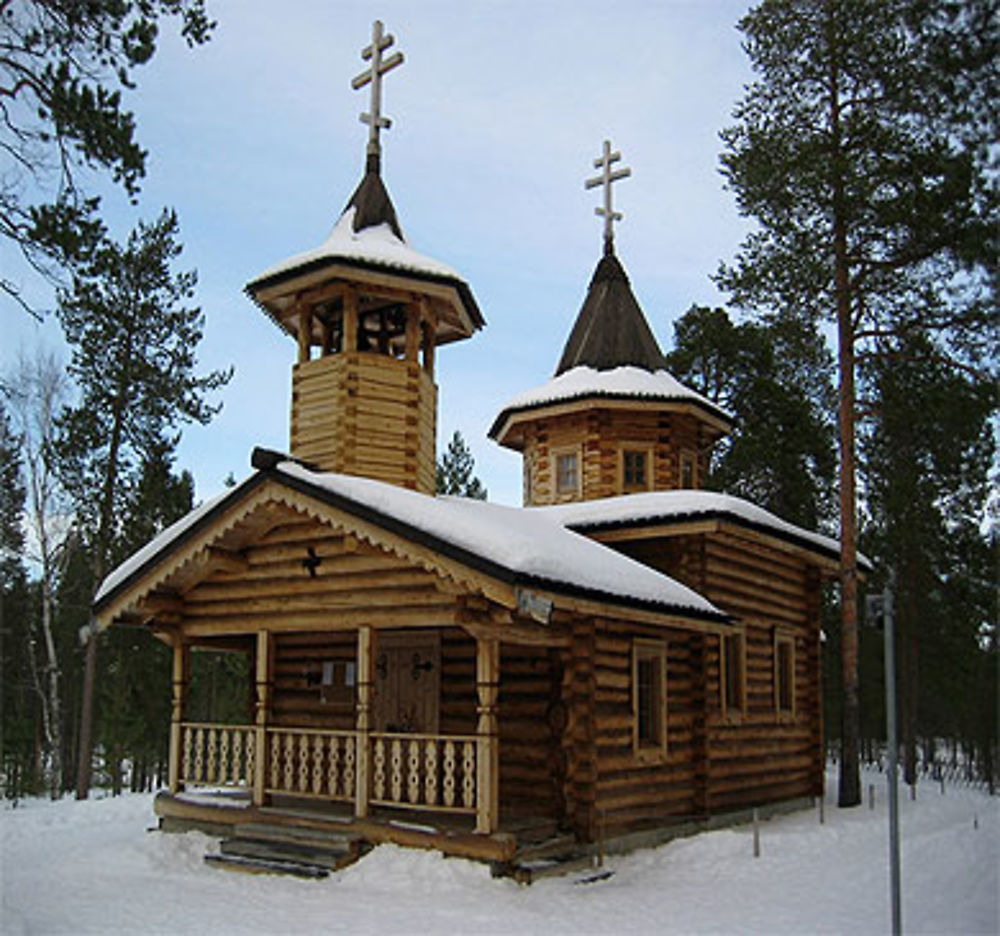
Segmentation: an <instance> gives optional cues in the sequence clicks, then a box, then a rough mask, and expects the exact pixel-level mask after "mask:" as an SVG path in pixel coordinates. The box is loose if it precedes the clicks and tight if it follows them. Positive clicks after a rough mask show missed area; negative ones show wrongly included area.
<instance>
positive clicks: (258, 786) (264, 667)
mask: <svg viewBox="0 0 1000 936" xmlns="http://www.w3.org/2000/svg"><path fill="white" fill-rule="evenodd" d="M273 647H274V637H273V636H272V635H271V634H270V633H269V632H268V631H258V632H257V666H256V686H257V717H256V726H257V727H256V735H257V738H256V740H257V751H256V756H255V757H254V761H253V803H254V806H263V805H264V799H265V795H266V794H265V793H264V786H265V778H266V777H267V717H268V712H269V710H270V707H271V651H272V649H273Z"/></svg>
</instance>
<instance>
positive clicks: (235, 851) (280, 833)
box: [205, 822, 366, 879]
mask: <svg viewBox="0 0 1000 936" xmlns="http://www.w3.org/2000/svg"><path fill="white" fill-rule="evenodd" d="M365 850H366V848H365V843H363V842H362V841H361V840H360V839H358V838H352V837H349V836H346V835H344V834H342V833H339V832H337V831H327V830H324V829H311V828H304V827H301V826H279V825H269V824H267V823H263V822H248V823H242V824H239V825H237V826H236V827H235V829H234V834H233V835H231V836H229V837H228V838H224V839H223V840H222V843H221V846H220V853H219V854H208V855H205V861H206V863H208V864H211V865H213V866H214V867H218V868H225V869H227V870H231V871H243V872H247V873H252V874H290V875H294V876H295V877H304V878H313V879H317V878H325V877H327V876H329V874H330V872H331V871H339V870H340V869H341V868H344V867H346V866H347V865H349V864H353V863H354V862H355V861H357V860H358V858H360V857H361V855H362V854H363V853H364V851H365Z"/></svg>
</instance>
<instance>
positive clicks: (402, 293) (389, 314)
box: [246, 20, 485, 494]
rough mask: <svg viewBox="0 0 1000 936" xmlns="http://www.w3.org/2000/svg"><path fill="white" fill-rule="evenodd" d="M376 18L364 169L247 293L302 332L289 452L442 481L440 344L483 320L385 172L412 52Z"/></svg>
mask: <svg viewBox="0 0 1000 936" xmlns="http://www.w3.org/2000/svg"><path fill="white" fill-rule="evenodd" d="M393 44H394V39H393V37H392V35H391V34H387V33H384V32H383V27H382V23H381V22H379V21H377V20H376V21H375V23H374V24H373V27H372V40H371V44H370V45H368V46H366V47H365V48H364V50H363V51H362V53H361V56H362V59H363V60H364V61H365V62H368V63H369V64H368V67H367V68H366V69H365V71H363V72H362V73H361V74H360V75H358V76H357V77H356V78H355V79H354V80H353V81H352V83H351V84H352V87H353V88H355V89H358V88H363V87H366V86H367V87H369V88H370V94H371V98H370V108H369V110H368V112H366V113H363V114H361V121H362V122H363V123H365V124H367V125H368V128H369V133H368V145H367V152H366V160H365V174H364V177H363V178H362V180H361V182H360V184H359V185H358V187H357V188H356V189H355V191H354V194H353V195H352V196H351V198H350V200H349V201H348V203H347V206H346V207H345V208H344V211H343V212H342V214H341V216H340V218H339V220H338V221H337V223H336V225H335V226H334V228H333V231H332V232H331V233H330V235H329V237H327V239H326V240H325V241H324V242H323V243H322V244H321V245H320V246H319V247H316V248H314V249H312V250H308V251H306V252H304V253H300V254H297V255H295V256H293V257H290V258H289V259H287V260H285V261H282V262H281V263H278V264H276V265H274V266H272V267H270V268H269V269H268V270H265V271H264V272H263V273H262V274H260V275H259V276H257V277H256V278H254V279H253V280H252V281H251V282H250V283H249V284H248V285H247V287H246V291H247V293H248V294H249V295H250V297H251V298H252V299H253V300H254V302H256V303H257V305H258V306H260V308H261V309H262V310H263V311H264V312H265V313H266V314H267V315H268V316H269V317H270V318H271V320H272V321H273V322H274V323H275V324H276V325H277V326H278V327H279V328H280V329H282V331H284V332H286V333H287V334H289V335H291V336H292V337H293V338H295V340H296V343H297V346H298V356H297V361H296V363H295V365H294V366H293V368H292V405H291V434H290V436H291V437H290V446H289V448H290V452H291V454H292V455H294V456H295V457H297V458H301V459H303V460H304V461H308V462H311V463H312V464H314V465H316V466H317V467H318V468H320V469H321V470H324V471H334V472H340V473H343V474H351V475H362V476H365V477H369V478H376V479H378V480H381V481H386V482H389V483H391V484H397V485H399V486H401V487H406V488H410V489H413V490H417V491H422V492H424V493H428V494H430V493H433V492H434V480H435V464H436V462H435V432H436V422H437V387H436V385H435V383H434V359H435V352H436V348H437V346H438V345H442V344H447V343H448V342H451V341H457V340H460V339H463V338H468V337H470V336H471V335H472V333H473V332H474V331H476V330H477V329H479V328H481V327H482V326H483V325H484V324H485V323H484V321H483V317H482V315H481V314H480V312H479V308H478V306H477V305H476V301H475V299H474V298H473V295H472V291H471V290H470V289H469V286H468V284H467V283H466V282H465V280H463V279H462V278H461V277H460V276H459V275H458V273H456V272H455V271H454V270H452V269H451V268H449V267H447V266H445V265H444V264H443V263H439V262H438V261H436V260H433V259H431V258H430V257H426V256H424V255H422V254H420V253H418V252H417V251H416V250H414V249H413V248H412V247H411V246H410V244H409V242H408V241H407V239H406V237H405V235H404V234H403V230H402V228H401V226H400V224H399V221H398V219H397V217H396V211H395V208H394V207H393V204H392V200H391V199H390V198H389V193H388V191H387V189H386V187H385V184H384V182H383V180H382V168H381V162H382V153H381V140H380V131H381V130H383V129H388V128H389V127H390V126H391V121H390V120H389V118H388V117H385V116H383V114H382V109H381V108H382V82H383V78H384V76H385V75H386V74H387V73H388V72H389V71H390V70H391V69H393V68H395V67H396V66H398V65H401V64H402V62H403V55H402V53H400V52H394V53H392V54H391V55H387V54H386V53H387V52H388V50H389V49H390V48H391V47H392V45H393Z"/></svg>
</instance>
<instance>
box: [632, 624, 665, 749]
mask: <svg viewBox="0 0 1000 936" xmlns="http://www.w3.org/2000/svg"><path fill="white" fill-rule="evenodd" d="M632 715H633V725H632V746H633V750H634V751H635V753H636V754H637V755H638V756H639V757H658V756H662V755H664V754H665V753H666V751H667V645H666V644H665V643H664V642H663V641H659V640H636V641H635V642H634V643H633V645H632Z"/></svg>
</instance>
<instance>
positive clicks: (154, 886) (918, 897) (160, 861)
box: [0, 775, 1000, 936]
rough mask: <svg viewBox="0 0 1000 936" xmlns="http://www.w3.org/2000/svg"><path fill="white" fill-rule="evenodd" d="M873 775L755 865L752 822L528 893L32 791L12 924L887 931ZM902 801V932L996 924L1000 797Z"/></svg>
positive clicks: (12, 861) (439, 869)
mask: <svg viewBox="0 0 1000 936" xmlns="http://www.w3.org/2000/svg"><path fill="white" fill-rule="evenodd" d="M830 779H831V787H832V786H833V783H832V778H830ZM868 782H873V783H875V784H876V790H877V791H878V792H877V795H878V799H879V800H880V804H877V805H876V810H875V811H874V812H871V811H869V809H868V807H867V805H865V806H864V807H862V808H859V809H853V810H847V811H843V810H838V809H836V808H835V807H833V806H832V804H831V801H832V794H828V804H827V809H826V818H827V822H826V824H825V825H822V826H821V825H819V823H818V821H817V814H816V813H800V814H798V815H795V816H788V817H784V818H781V819H775V820H772V821H770V822H767V823H765V824H763V826H762V831H761V841H762V851H763V854H762V857H761V858H760V859H758V860H754V859H753V858H752V838H751V832H750V829H749V827H745V828H740V829H735V830H728V831H721V832H714V833H709V834H705V835H701V836H698V837H697V838H692V839H685V840H679V841H676V842H674V843H672V844H670V845H666V846H664V847H661V848H658V849H655V850H649V851H644V852H637V853H635V854H633V855H630V856H627V857H622V858H611V859H609V861H608V867H609V868H611V869H613V870H614V872H615V875H614V877H612V878H611V879H610V880H606V881H602V882H600V883H595V884H589V885H586V886H582V885H578V884H574V883H573V879H572V878H568V879H561V880H548V881H541V882H539V883H538V884H535V885H534V886H532V887H530V888H526V887H521V886H519V885H516V884H513V883H511V882H510V881H498V880H492V879H491V878H490V874H489V870H488V868H486V867H485V866H482V865H476V864H472V863H470V862H466V861H461V860H454V859H452V860H446V859H444V858H442V857H440V856H439V855H437V854H432V853H424V852H414V851H406V850H403V849H398V848H394V847H391V846H383V847H381V848H378V849H376V850H375V851H373V852H372V853H371V854H369V855H368V856H367V857H366V858H365V859H363V860H362V861H361V862H360V863H358V864H357V865H354V866H353V867H351V868H348V869H347V870H345V871H343V872H341V873H340V874H337V875H334V876H333V877H331V878H330V879H328V880H326V881H320V882H309V881H299V880H293V879H284V878H277V877H271V876H258V875H241V874H232V873H227V872H224V871H219V870H216V869H212V868H209V867H206V866H205V865H204V864H203V862H202V856H203V855H204V853H205V851H206V849H207V848H208V847H209V846H210V845H212V844H213V840H212V839H209V838H207V837H205V836H202V835H200V834H197V833H189V834H187V835H161V834H153V833H147V831H146V829H147V828H148V827H149V826H151V825H152V824H153V815H152V805H151V797H150V796H148V795H143V796H139V795H133V796H124V797H120V798H118V799H103V800H91V801H89V802H83V803H77V802H75V801H73V800H63V801H62V802H59V803H49V802H46V801H44V800H36V801H30V802H28V803H22V804H21V805H20V806H19V807H18V808H17V809H10V808H9V805H8V806H7V807H6V808H5V809H4V810H3V812H2V813H0V824H2V829H0V849H2V851H0V876H2V890H3V906H2V912H0V932H2V933H4V934H5V936H15V934H21V933H38V934H49V933H101V934H115V933H122V934H124V933H128V934H135V933H165V934H167V933H169V934H180V933H211V934H228V933H282V934H284V933H313V932H315V933H320V932H322V933H378V934H380V936H382V934H386V936H391V934H398V933H447V934H449V936H459V934H466V933H516V934H518V936H527V934H531V933H540V934H542V933H544V934H549V933H563V932H566V933H602V934H617V933H626V932H628V933H652V932H656V933H660V934H671V933H796V934H804V933H850V934H855V933H885V932H887V931H888V929H889V910H888V896H887V873H886V865H887V845H886V842H887V832H886V822H885V798H884V795H883V792H884V780H883V779H882V778H881V777H879V776H877V775H875V776H873V777H871V778H866V779H865V787H866V789H867V784H868ZM900 805H901V816H902V822H903V832H902V841H903V862H902V867H903V927H904V932H906V933H942V934H945V933H947V934H959V933H997V932H998V931H1000V909H998V899H1000V898H998V875H1000V800H998V799H993V800H990V799H989V798H988V797H986V796H985V795H983V794H979V793H975V792H971V791H968V790H963V789H960V788H953V787H949V788H948V791H947V794H946V795H944V796H942V795H941V794H940V792H939V791H938V789H937V788H936V787H932V786H925V787H922V788H921V789H920V791H919V798H918V800H917V801H916V802H911V801H910V800H909V799H908V798H905V797H903V798H901V804H900ZM975 817H978V826H979V827H978V829H976V828H974V827H973V822H974V818H975Z"/></svg>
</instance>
